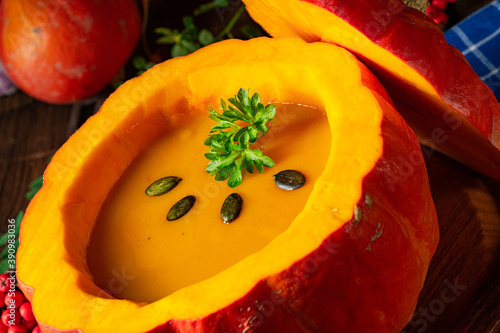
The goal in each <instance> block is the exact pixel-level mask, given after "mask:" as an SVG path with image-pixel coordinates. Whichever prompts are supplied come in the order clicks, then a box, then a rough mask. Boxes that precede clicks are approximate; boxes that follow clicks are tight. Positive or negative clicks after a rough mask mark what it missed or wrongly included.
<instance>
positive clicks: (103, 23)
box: [0, 0, 141, 104]
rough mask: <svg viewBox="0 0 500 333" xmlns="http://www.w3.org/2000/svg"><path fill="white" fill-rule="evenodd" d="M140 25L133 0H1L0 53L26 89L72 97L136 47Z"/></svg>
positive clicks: (55, 98) (107, 75)
mask: <svg viewBox="0 0 500 333" xmlns="http://www.w3.org/2000/svg"><path fill="white" fill-rule="evenodd" d="M140 25H141V19H140V14H139V9H138V7H137V5H136V3H135V1H134V0H115V1H112V0H104V1H87V0H75V1H56V0H43V1H38V0H2V1H1V3H0V36H1V38H2V41H1V44H0V58H1V60H2V62H3V63H4V66H5V68H6V71H7V73H8V74H9V76H10V77H11V79H12V80H13V81H14V82H15V83H16V84H17V85H18V86H19V88H20V89H22V90H23V91H24V92H26V93H27V94H29V95H31V96H32V97H34V98H36V99H39V100H41V101H45V102H48V103H54V104H60V103H71V102H74V101H78V100H82V99H85V98H88V97H90V96H92V95H94V94H96V93H97V92H99V91H100V90H101V89H103V88H104V86H105V85H106V84H108V83H109V82H110V81H111V80H112V79H113V77H114V76H115V75H116V74H117V72H118V71H119V69H120V68H121V67H122V66H123V65H124V64H125V63H126V62H127V60H128V58H129V57H130V55H131V53H132V51H133V50H134V48H135V46H136V44H137V42H138V40H139V36H140Z"/></svg>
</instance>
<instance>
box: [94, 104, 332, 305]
mask: <svg viewBox="0 0 500 333" xmlns="http://www.w3.org/2000/svg"><path fill="white" fill-rule="evenodd" d="M275 105H276V107H277V115H276V117H275V118H274V119H273V120H272V121H271V123H269V124H268V125H271V129H270V130H269V131H268V133H267V134H266V135H264V136H263V137H262V138H260V139H259V140H258V141H257V142H256V144H255V145H254V147H252V148H254V149H260V150H263V152H264V154H266V155H267V156H269V157H271V158H272V159H273V160H274V161H275V162H276V165H275V166H274V167H272V168H265V169H264V172H263V174H258V173H257V171H255V172H254V174H249V173H247V172H246V171H244V172H243V182H242V183H241V184H240V185H238V186H237V187H235V188H230V187H229V186H228V185H227V184H226V182H225V181H224V182H222V181H215V180H214V178H213V177H211V176H210V174H209V173H207V172H206V171H205V168H206V166H207V163H208V160H207V159H206V158H205V157H204V153H206V152H208V150H209V148H208V147H207V146H205V145H204V144H203V142H204V141H205V139H206V137H207V134H208V133H209V132H210V128H211V127H212V126H213V125H215V122H214V121H212V120H210V119H209V118H208V113H207V114H206V115H200V116H199V117H198V118H196V119H191V120H190V121H189V122H186V123H184V124H181V125H180V126H178V127H177V128H176V129H175V130H173V131H169V132H168V133H166V134H165V135H164V136H163V137H161V138H160V139H159V140H158V141H157V142H155V143H153V144H151V145H150V146H149V147H148V149H146V150H145V151H144V152H143V153H142V154H141V155H139V156H138V158H136V159H135V160H134V162H133V163H132V164H131V165H130V166H129V168H128V169H127V170H126V171H125V173H124V174H123V175H122V177H121V178H120V180H119V181H118V182H117V183H116V185H115V186H114V188H113V189H112V190H111V192H110V194H109V196H108V198H107V199H106V200H105V202H104V203H103V205H102V207H101V211H100V213H99V216H98V218H97V221H96V223H95V226H94V230H93V232H92V235H91V240H90V242H89V246H88V249H87V263H88V266H89V269H90V271H91V273H92V275H93V278H94V281H95V283H96V284H97V285H98V286H99V287H100V288H102V289H104V290H106V291H107V292H109V293H110V294H111V295H113V296H114V297H117V298H123V299H130V300H134V301H146V302H153V301H156V300H158V299H160V298H163V297H165V296H167V295H169V294H171V293H173V292H175V291H176V290H179V289H181V288H183V287H186V286H189V285H191V284H194V283H197V282H199V281H202V280H205V279H207V278H210V277H211V276H213V275H215V274H217V273H219V272H221V271H223V270H224V269H226V268H228V267H230V266H231V265H233V264H235V263H237V262H238V261H240V260H242V259H243V258H245V257H247V256H248V255H251V254H252V253H255V252H257V251H259V250H261V249H263V248H264V247H265V246H266V245H267V244H268V243H269V242H271V241H272V240H273V239H274V238H275V237H276V236H278V235H279V234H280V233H282V232H283V231H285V230H286V229H287V228H288V226H289V225H290V224H291V223H292V221H293V219H294V217H295V216H296V215H297V214H298V213H300V211H301V210H302V208H303V207H304V204H305V202H306V200H307V198H308V197H309V193H310V192H311V190H312V188H313V185H314V182H315V180H316V179H317V178H318V177H319V175H320V174H321V173H322V171H323V169H324V166H325V163H326V160H327V158H328V155H329V151H330V144H331V133H330V127H329V125H328V121H327V118H326V115H325V114H324V112H322V111H320V110H318V109H315V108H312V107H306V106H302V105H295V104H275ZM286 169H293V170H298V171H301V172H302V173H303V174H304V175H305V176H306V178H307V181H306V184H305V185H304V186H303V187H301V188H299V189H296V190H293V191H286V190H282V189H280V188H278V187H277V186H276V184H275V182H274V179H273V175H275V174H277V173H278V172H280V171H282V170H286ZM167 176H176V177H180V178H182V181H181V182H180V183H179V184H178V186H177V187H175V188H174V189H173V190H171V191H170V192H168V193H166V194H164V195H161V196H157V197H150V196H147V195H146V194H145V189H146V188H147V187H148V186H149V185H150V184H151V183H152V182H154V181H156V180H158V179H160V178H163V177H167ZM231 193H238V194H239V195H240V196H241V197H242V199H243V209H242V211H241V214H240V216H239V217H238V218H237V219H236V220H234V221H233V222H232V223H230V224H225V223H223V222H222V220H221V218H220V209H221V206H222V203H223V202H224V200H225V198H226V197H227V196H228V195H230V194H231ZM188 195H193V196H194V197H195V198H196V202H195V204H194V205H193V207H192V209H191V210H190V211H189V212H188V213H187V214H186V215H184V216H183V217H181V218H180V219H178V220H175V221H167V219H166V216H167V213H168V212H169V210H170V208H171V207H172V206H173V205H174V204H175V203H176V202H178V201H179V200H180V199H182V198H184V197H185V196H188ZM249 269H252V268H251V267H249Z"/></svg>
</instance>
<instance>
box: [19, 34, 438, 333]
mask: <svg viewBox="0 0 500 333" xmlns="http://www.w3.org/2000/svg"><path fill="white" fill-rule="evenodd" d="M241 87H245V88H247V87H248V88H250V89H251V90H252V91H256V92H258V93H259V94H260V96H261V99H262V101H264V102H266V103H267V102H272V103H280V102H282V103H293V104H296V105H298V104H301V105H306V106H310V108H309V109H307V108H306V109H302V110H313V108H312V107H314V108H315V109H316V111H314V112H320V111H321V112H323V113H324V115H325V121H327V122H328V127H329V132H330V133H329V134H330V141H329V142H328V146H329V152H328V154H327V156H326V157H325V158H324V162H323V163H324V164H323V165H321V172H320V174H319V175H318V177H317V178H316V179H315V181H314V182H310V183H309V184H307V183H306V185H307V186H309V187H310V189H309V191H310V192H309V194H308V196H307V197H306V198H305V199H304V200H305V201H304V202H302V203H301V207H300V208H301V209H299V213H297V215H296V216H293V218H292V219H291V221H289V226H288V227H287V228H286V229H285V230H283V231H282V232H280V233H278V234H277V235H276V236H275V237H274V238H273V239H272V240H271V241H270V242H269V243H268V244H266V245H265V246H264V247H263V248H262V249H260V250H257V251H256V252H254V253H251V254H248V255H246V256H245V257H244V258H242V259H241V260H239V261H238V262H236V263H234V264H232V265H231V266H229V267H227V268H225V269H223V270H221V271H219V272H217V273H216V274H215V275H213V276H211V277H208V278H206V279H204V280H202V281H198V282H196V283H193V284H191V285H187V286H184V287H182V288H180V289H178V290H176V291H174V292H172V293H170V294H168V295H167V296H164V297H162V298H160V299H158V300H156V301H141V300H131V299H121V298H117V297H113V296H112V295H111V294H110V293H109V290H104V289H103V288H101V287H98V286H97V285H96V283H95V282H94V278H93V274H92V273H91V271H90V270H89V267H88V266H89V265H88V262H87V257H88V249H89V240H90V238H91V235H92V229H93V228H94V227H95V224H96V219H97V216H99V210H100V207H101V206H103V204H104V202H105V201H106V200H107V197H108V196H110V193H112V192H113V188H114V186H115V185H116V184H117V183H118V182H119V181H120V179H121V178H122V176H123V175H124V174H125V173H126V171H127V168H128V167H129V166H130V165H133V163H134V161H135V160H136V159H138V158H140V157H139V156H141V153H142V152H144V151H145V150H147V149H148V147H150V146H152V145H154V144H155V143H156V142H157V141H158V140H159V138H162V137H163V136H164V135H168V134H169V133H170V132H172V131H175V130H176V128H177V127H179V126H185V125H186V124H188V125H189V124H190V123H191V122H192V121H195V120H196V119H200V117H207V116H208V114H207V110H208V105H209V104H210V105H212V106H216V105H217V103H218V100H219V98H227V97H231V96H233V95H234V94H235V93H236V92H237V91H238V89H239V88H241ZM278 110H279V109H278ZM318 110H320V111H318ZM278 112H279V111H278ZM303 112H307V111H303ZM310 112H313V111H310ZM276 117H279V114H278V115H277V116H276ZM182 124H184V125H182ZM299 125H300V124H299ZM206 134H208V133H206ZM278 134H279V133H276V135H278ZM296 135H297V137H292V136H287V137H286V138H285V139H286V140H289V141H293V140H294V139H296V140H299V139H300V126H299V127H298V128H297V129H296ZM199 145H200V146H203V142H200V143H199ZM164 154H166V155H168V154H169V150H168V149H167V150H165V151H164ZM290 154H292V153H290ZM295 154H298V155H300V154H301V153H300V152H296V153H295ZM168 156H170V155H168ZM305 156H306V155H305ZM167 160H170V164H171V166H169V165H168V164H167V165H166V166H165V163H159V167H160V166H161V167H162V168H165V170H167V171H168V170H171V169H169V168H174V167H175V157H170V158H167ZM316 161H317V160H316V159H311V160H307V159H305V160H303V161H302V163H303V168H304V169H306V170H307V168H308V165H310V164H313V163H316ZM278 163H279V161H277V164H278ZM205 166H206V165H202V166H193V168H192V170H191V169H190V170H189V172H188V173H189V174H191V177H196V178H195V181H198V180H199V181H200V182H202V181H206V180H205V178H210V174H208V173H206V172H204V173H203V175H202V174H201V173H197V171H196V170H199V169H200V168H201V169H203V171H204V168H205ZM272 169H273V168H270V169H269V170H272ZM266 170H267V169H266ZM277 171H280V170H277ZM277 171H276V172H277ZM155 172H156V171H155V170H151V173H155ZM266 172H268V171H266ZM270 172H271V171H270ZM276 172H275V171H272V173H276ZM272 173H271V174H272ZM269 175H270V174H269V173H267V176H266V173H263V174H262V175H259V174H257V173H255V174H253V175H250V174H246V175H245V176H244V181H243V183H242V185H241V186H244V184H245V182H251V179H253V178H256V179H257V178H259V177H264V178H265V177H270V176H269ZM166 176H169V175H168V174H167V175H166ZM170 176H172V175H170ZM154 177H156V175H155V176H154ZM204 177H205V178H204ZM214 182H215V180H214ZM218 184H222V185H224V186H226V185H225V184H224V183H220V182H219V183H218ZM179 186H180V185H179ZM307 186H304V188H305V187H307ZM142 190H143V189H141V191H142ZM301 190H302V188H301V189H298V190H296V191H301ZM173 191H177V188H176V189H174V190H173ZM241 191H242V193H241V194H242V195H245V192H244V191H243V189H242V190H241ZM249 191H250V190H249ZM257 191H260V189H257ZM176 193H177V192H176ZM168 195H170V193H168ZM246 197H248V196H246ZM283 198H286V197H283ZM279 199H280V200H286V199H281V198H279ZM209 204H210V205H212V204H213V203H212V202H211V201H210V202H209ZM279 204H281V205H285V207H286V205H290V206H291V205H293V203H292V202H290V203H288V202H281V203H280V202H278V203H277V205H279ZM195 205H196V204H195ZM132 206H133V203H131V205H129V206H128V207H123V208H122V209H123V210H125V211H127V210H129V209H130V210H131V209H132ZM193 207H194V206H193ZM245 209H246V206H245V205H244V208H243V210H244V214H249V215H250V217H251V218H253V219H254V220H259V219H266V216H260V215H259V212H256V211H249V210H245ZM291 209H292V208H291ZM188 214H191V212H189V213H188ZM186 216H187V215H186ZM205 218H208V217H206V216H203V214H197V215H195V216H194V217H193V219H192V221H191V222H192V223H193V224H195V223H202V221H203V219H205ZM101 222H102V221H101ZM177 222H179V221H171V222H167V221H166V220H165V219H164V218H163V221H162V223H177ZM144 223H147V224H149V223H150V220H149V219H146V220H145V221H143V222H141V224H137V229H140V228H147V227H148V226H147V224H144ZM154 223H156V222H154ZM220 223H222V222H220ZM237 223H239V221H238V220H236V221H234V222H233V223H232V224H229V225H227V227H232V226H233V225H234V226H236V225H237ZM256 223H258V221H257V222H256ZM229 230H230V229H229ZM138 232H139V230H138ZM153 236H154V235H153ZM208 236H209V235H208V234H207V239H208ZM235 236H236V235H235ZM20 237H21V243H20V246H19V249H18V254H17V265H18V268H17V274H18V279H19V284H20V287H21V288H22V290H23V291H24V293H25V294H26V295H27V297H28V298H29V299H30V301H31V302H32V306H33V311H34V314H35V316H36V318H37V320H38V322H39V323H40V326H41V328H42V330H43V331H45V332H63V331H64V332H115V331H120V332H312V331H316V332H337V331H339V332H367V331H370V332H399V331H400V330H401V329H402V328H403V327H404V326H405V324H406V323H407V322H409V320H410V319H411V316H412V313H413V311H414V309H415V306H416V302H417V298H418V294H419V292H420V290H421V288H422V286H423V283H424V280H425V276H426V273H427V269H428V266H429V262H430V260H431V257H432V255H433V254H434V252H435V249H436V246H437V243H438V225H437V218H436V211H435V208H434V205H433V201H432V198H431V195H430V190H429V185H428V178H427V173H426V168H425V164H424V161H423V156H422V152H421V149H420V145H419V142H418V140H417V138H416V136H415V135H414V133H413V132H412V131H411V129H410V128H409V127H408V126H407V125H406V123H405V122H404V120H403V119H402V118H401V117H400V115H399V114H398V113H397V112H396V111H395V110H394V107H393V104H392V102H391V100H390V98H389V96H388V95H387V93H386V91H385V90H384V88H383V86H382V85H381V84H380V83H379V82H378V80H377V79H376V78H375V76H374V75H373V74H372V73H371V72H370V71H369V70H368V69H367V68H366V67H365V66H364V65H363V64H361V63H360V62H359V61H358V60H357V59H356V58H355V57H354V56H353V55H351V54H350V53H349V52H347V51H345V50H344V49H342V48H339V47H336V46H334V45H330V44H326V43H311V44H307V43H305V42H303V41H302V40H300V39H297V38H277V39H270V38H264V37H262V38H256V39H252V40H249V41H239V40H228V41H223V42H219V43H216V44H213V45H210V46H208V47H205V48H203V49H201V50H199V51H197V52H195V53H193V54H191V55H188V56H185V57H180V58H174V59H171V60H168V61H166V62H164V63H161V64H158V65H156V66H154V67H153V68H152V69H150V70H148V71H147V72H146V73H145V74H143V75H141V76H140V77H138V78H134V79H132V80H129V81H128V82H126V83H125V84H123V85H122V86H121V87H120V88H119V89H117V90H116V91H115V92H114V93H113V94H112V95H111V96H110V97H109V98H108V100H106V102H105V103H104V104H103V106H102V108H101V109H100V111H99V112H98V113H97V114H96V115H95V116H93V117H91V118H90V119H89V120H88V121H87V122H86V123H85V124H84V125H83V126H82V127H81V128H80V129H79V130H78V131H77V132H76V133H75V134H74V135H73V136H72V137H70V139H69V140H68V141H67V142H66V143H65V144H64V145H63V146H62V148H61V149H60V150H59V151H58V152H56V154H55V155H54V157H53V158H52V160H51V162H50V165H49V166H48V168H47V169H46V172H45V175H44V184H43V187H42V189H41V190H40V191H39V192H38V193H37V195H36V197H35V198H34V199H33V200H32V201H31V203H30V205H29V207H28V209H27V211H26V214H25V217H24V220H23V222H22V226H21V234H20ZM229 237H230V236H229ZM219 244H221V246H224V241H221V242H220V243H219ZM200 246H202V244H200ZM226 252H231V248H227V251H226ZM172 255H182V251H178V252H176V253H172ZM130 260H135V259H133V258H131V259H130ZM145 260H146V263H145V264H146V265H156V264H157V263H155V262H154V259H153V260H150V259H145ZM148 260H149V261H148ZM189 264H190V263H189V262H186V265H189ZM118 270H119V268H118ZM125 273H127V272H126V271H125ZM158 278H159V279H160V278H162V277H161V276H160V277H158ZM154 282H155V281H151V283H154ZM125 285H126V284H125Z"/></svg>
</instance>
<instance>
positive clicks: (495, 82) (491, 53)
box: [444, 0, 500, 101]
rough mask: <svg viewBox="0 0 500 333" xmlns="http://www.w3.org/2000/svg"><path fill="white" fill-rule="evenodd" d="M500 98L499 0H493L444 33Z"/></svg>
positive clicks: (498, 98)
mask: <svg viewBox="0 0 500 333" xmlns="http://www.w3.org/2000/svg"><path fill="white" fill-rule="evenodd" d="M444 35H445V37H446V40H447V41H448V43H449V44H451V45H453V46H454V47H456V48H457V49H458V50H460V51H461V52H462V53H463V55H464V56H465V57H466V58H467V60H468V61H469V63H470V64H471V66H472V68H474V70H475V71H476V73H477V74H478V75H479V77H480V78H481V80H483V81H484V82H485V83H486V84H487V85H488V86H489V87H490V88H491V90H493V92H494V93H495V96H496V98H497V100H499V101H500V2H499V0H496V1H493V2H492V3H490V4H488V5H487V6H485V7H483V8H481V9H479V10H478V11H476V12H475V13H473V14H472V15H470V16H469V17H467V18H466V19H464V20H463V21H461V22H459V23H458V24H457V25H455V26H453V27H452V28H451V29H449V30H448V31H446V32H445V34H444Z"/></svg>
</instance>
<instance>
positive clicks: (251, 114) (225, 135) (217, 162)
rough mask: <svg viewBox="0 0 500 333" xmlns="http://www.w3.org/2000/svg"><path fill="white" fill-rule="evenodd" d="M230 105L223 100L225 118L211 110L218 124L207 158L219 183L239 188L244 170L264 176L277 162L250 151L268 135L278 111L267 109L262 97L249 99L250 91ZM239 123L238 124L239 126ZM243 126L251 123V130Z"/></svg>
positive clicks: (208, 141)
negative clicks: (261, 138) (267, 169)
mask: <svg viewBox="0 0 500 333" xmlns="http://www.w3.org/2000/svg"><path fill="white" fill-rule="evenodd" d="M228 101H229V103H231V104H232V105H228V104H227V103H226V102H225V101H224V100H222V99H221V102H220V105H221V108H222V114H220V113H218V112H217V111H215V109H214V108H212V107H211V106H210V110H208V113H209V116H208V117H209V118H210V119H212V120H214V121H215V122H217V124H216V125H214V126H213V127H212V128H211V129H210V134H209V135H208V138H207V139H206V140H205V142H204V144H205V146H208V147H210V151H209V152H208V153H206V154H205V157H206V158H207V159H209V160H210V162H208V165H207V169H206V170H207V172H208V173H210V175H211V176H213V175H215V180H217V181H224V180H226V179H228V181H227V184H228V185H229V186H230V187H235V186H238V185H239V184H241V182H242V181H243V174H242V172H241V171H242V170H246V171H247V172H248V173H253V172H254V170H255V169H257V172H259V173H262V172H264V166H266V167H268V168H270V167H273V166H274V165H275V163H274V161H273V160H272V159H271V158H270V157H269V156H266V155H264V154H263V152H262V151H260V150H257V149H250V145H252V144H254V143H255V142H256V141H257V140H258V139H259V138H260V137H262V135H264V134H265V133H266V132H267V131H268V129H269V128H268V127H267V122H268V121H270V120H272V119H273V118H274V117H275V116H276V107H275V106H274V105H272V104H269V105H267V106H264V104H262V103H261V102H260V96H259V94H257V93H255V94H253V96H252V97H250V96H249V90H245V89H243V88H242V89H240V90H239V91H238V94H237V95H236V96H235V97H234V98H229V99H228ZM236 122H238V123H236ZM242 122H244V123H247V124H248V125H247V126H241V125H243V124H242Z"/></svg>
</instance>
